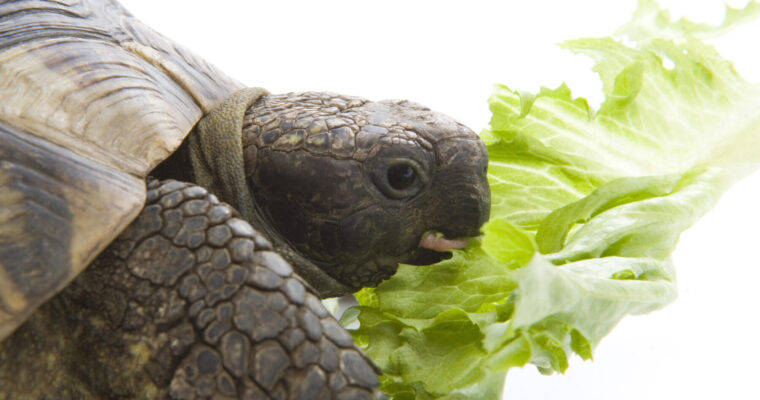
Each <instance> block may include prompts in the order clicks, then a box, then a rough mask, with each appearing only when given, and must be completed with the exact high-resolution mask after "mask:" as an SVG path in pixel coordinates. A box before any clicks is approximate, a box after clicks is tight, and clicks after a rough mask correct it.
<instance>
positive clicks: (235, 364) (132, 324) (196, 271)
mask: <svg viewBox="0 0 760 400" xmlns="http://www.w3.org/2000/svg"><path fill="white" fill-rule="evenodd" d="M148 187H149V191H148V201H147V203H146V206H145V209H144V210H143V212H142V213H141V215H140V217H139V218H138V219H137V220H135V221H134V222H133V223H132V225H131V226H130V227H129V228H128V229H127V230H126V231H125V232H124V233H123V234H122V235H121V236H120V237H119V239H118V240H117V241H115V242H114V243H113V244H112V245H111V246H110V247H109V248H108V250H106V251H105V252H104V253H103V254H102V255H101V256H100V257H99V258H98V259H97V260H96V261H95V263H94V264H93V265H91V266H90V267H89V268H88V269H87V270H86V271H85V272H84V273H83V274H82V275H81V276H80V277H79V278H77V279H76V280H75V281H74V283H73V284H72V285H70V286H69V287H68V288H67V289H66V290H64V291H63V292H62V293H61V294H60V295H59V296H57V297H56V298H55V299H54V300H53V301H51V302H48V303H47V304H45V305H44V306H43V307H42V308H41V309H39V310H38V311H37V312H36V313H35V314H34V315H33V316H32V318H31V319H30V320H29V321H27V323H26V324H24V325H23V326H22V327H21V328H20V329H19V330H17V331H16V332H15V333H14V334H13V335H12V336H10V337H9V338H8V339H6V340H5V341H3V342H2V343H0V399H30V400H31V399H51V400H53V399H61V400H63V399H122V398H130V399H156V398H172V399H200V398H214V399H264V398H274V399H304V400H305V399H332V398H334V399H371V398H376V397H379V396H381V394H380V393H378V392H376V391H373V388H374V387H376V386H377V385H378V384H379V382H378V380H377V376H376V374H377V373H378V372H379V371H378V370H377V369H376V367H374V365H373V364H372V363H371V361H369V360H368V359H367V358H366V356H364V355H363V354H362V353H361V352H360V351H359V350H358V349H357V348H356V347H355V345H354V343H353V340H352V338H351V336H350V335H349V334H348V333H347V332H346V331H345V330H344V329H343V328H342V327H341V326H340V325H339V324H338V322H337V321H335V319H334V318H333V317H332V316H331V315H330V314H329V313H328V312H327V311H326V310H325V308H324V307H323V306H322V304H321V302H320V301H319V297H318V295H317V294H316V293H315V292H314V290H313V289H311V288H310V287H309V285H308V284H306V283H305V282H304V281H303V280H302V279H301V278H300V277H298V276H297V275H296V274H294V273H293V271H292V269H291V267H290V265H289V264H288V263H287V262H285V261H284V260H283V259H282V258H281V257H280V256H279V255H278V254H276V253H274V252H272V251H271V245H270V244H269V242H268V241H267V240H266V239H264V238H263V237H262V236H261V235H260V234H259V233H258V232H256V231H254V230H253V229H252V228H251V227H250V225H249V224H248V223H247V222H245V221H243V220H241V219H239V218H237V214H236V212H235V211H234V210H232V208H231V207H229V206H228V205H226V204H224V203H219V202H218V200H216V198H215V197H214V196H213V195H210V194H208V192H207V191H206V190H205V189H203V188H201V187H198V186H195V185H191V184H185V183H180V182H177V181H163V182H158V181H155V180H154V181H151V182H150V183H149V186H148Z"/></svg>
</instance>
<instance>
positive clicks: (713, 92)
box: [343, 1, 760, 399]
mask: <svg viewBox="0 0 760 400" xmlns="http://www.w3.org/2000/svg"><path fill="white" fill-rule="evenodd" d="M758 13H760V5H758V3H754V2H753V3H750V4H749V5H748V6H747V7H746V8H744V9H742V10H735V9H730V10H729V12H728V13H727V18H726V21H725V22H724V24H722V25H721V26H718V27H710V26H705V25H700V24H695V23H692V22H690V21H687V20H680V21H672V20H671V19H670V18H669V17H668V15H667V13H665V12H663V11H661V10H659V9H658V7H657V6H656V4H654V3H653V2H652V1H641V2H640V4H639V9H638V10H637V12H636V14H635V15H634V18H633V20H632V21H631V22H630V23H628V24H627V25H625V26H624V27H622V28H621V29H620V30H619V31H618V32H617V34H616V36H615V37H609V38H595V39H580V40H573V41H569V42H566V43H564V44H563V46H564V47H565V48H566V49H568V50H570V51H573V52H577V53H580V54H585V55H588V56H591V57H593V58H594V60H595V61H596V64H595V67H594V70H595V71H596V72H597V73H598V74H599V76H600V77H601V79H602V83H603V90H604V94H605V100H604V102H603V103H602V105H601V106H600V107H599V109H598V110H594V109H592V108H591V107H589V105H588V103H587V101H586V100H585V99H582V98H573V96H572V95H571V92H570V89H569V88H568V87H567V86H565V85H562V86H560V87H559V88H556V89H546V88H544V89H542V90H541V91H540V92H539V93H538V94H535V95H534V94H526V93H519V92H517V91H514V90H511V89H510V88H508V87H506V86H502V85H499V86H496V88H495V90H494V93H493V95H492V96H491V98H490V100H489V101H490V107H491V111H492V113H493V117H492V119H491V123H490V129H488V130H485V131H484V132H483V133H482V137H483V140H484V141H485V142H486V144H487V147H488V151H489V158H490V164H489V180H490V184H491V190H492V210H491V213H492V218H491V220H490V221H489V222H488V223H487V225H486V226H485V227H484V235H483V236H482V237H481V238H480V239H479V240H476V241H474V242H475V243H472V244H471V245H470V246H469V247H468V248H467V249H465V250H463V251H459V252H456V254H455V255H454V257H453V258H452V259H450V260H447V261H445V262H442V263H439V264H436V265H433V266H428V267H412V266H401V267H400V268H399V271H398V273H397V274H396V275H394V276H393V277H392V278H391V279H389V280H387V281H386V282H384V283H383V284H381V285H380V286H378V287H377V288H374V289H364V290H363V291H361V292H360V293H359V294H358V295H357V298H358V300H359V303H360V306H358V307H356V308H354V309H352V310H350V312H348V313H347V314H346V315H344V318H343V319H344V323H346V324H348V323H351V322H353V321H356V320H358V322H359V327H358V328H356V329H354V330H353V334H354V337H355V338H356V340H357V343H358V344H359V345H360V346H361V347H362V348H363V349H364V350H365V351H366V352H367V354H369V356H370V357H371V358H372V359H373V360H374V361H375V362H376V363H377V364H378V365H379V366H380V367H381V368H382V370H383V372H384V376H383V377H382V382H383V390H384V391H386V392H387V393H388V394H390V395H391V396H392V397H393V398H395V399H439V398H440V399H471V398H478V399H490V398H494V399H495V398H499V396H500V393H501V389H502V385H503V383H504V376H505V374H506V372H507V371H508V370H509V369H510V368H512V367H516V366H523V365H525V364H528V363H532V364H534V365H536V366H537V367H538V368H539V369H540V370H541V371H542V372H546V373H552V372H564V371H565V370H566V369H567V368H568V358H569V356H570V355H571V354H572V353H576V354H578V355H579V356H580V357H581V358H583V359H590V358H591V357H592V354H593V351H594V348H595V347H596V346H597V344H598V343H599V341H600V340H601V339H602V338H603V337H604V336H605V335H606V334H608V333H609V332H610V331H611V330H612V329H613V328H614V326H615V325H616V324H617V323H618V322H619V321H620V320H621V319H622V318H623V317H624V316H626V315H629V314H640V313H645V312H650V311H652V310H656V309H658V308H661V307H663V306H665V305H667V304H668V303H670V302H672V301H673V300H674V299H675V297H676V287H675V272H674V268H673V265H672V264H671V262H670V260H669V258H668V256H669V254H670V253H671V251H672V250H673V249H674V247H675V245H676V243H677V241H678V237H679V235H680V233H681V232H682V231H683V230H684V229H686V228H688V227H689V226H691V225H692V224H693V223H694V222H695V221H696V220H697V219H698V218H699V217H700V216H702V215H703V214H704V213H705V212H707V211H708V210H709V209H710V208H711V207H712V206H713V205H714V204H715V202H716V201H717V200H718V198H719V196H720V195H721V194H722V193H723V192H724V191H725V190H727V189H728V188H729V187H730V185H731V184H732V183H734V182H735V181H736V180H737V179H740V178H741V177H743V176H745V175H746V174H748V173H749V172H751V171H752V170H754V169H755V168H756V167H757V166H758V163H760V151H757V149H760V111H759V110H760V87H759V86H757V85H753V84H750V83H748V82H746V81H745V80H743V79H742V78H741V77H740V76H739V75H738V74H737V73H736V72H735V70H734V69H733V67H732V65H731V63H730V62H728V61H726V60H724V59H723V58H721V57H720V55H719V54H718V53H717V52H716V51H715V49H714V48H712V47H711V46H709V45H707V44H705V43H704V42H703V41H702V38H704V37H707V36H710V35H717V34H719V33H721V32H724V31H726V30H728V29H730V28H731V27H733V26H735V25H736V24H738V23H740V22H743V21H746V20H748V19H751V18H752V17H754V16H756V15H757V14H758ZM623 37H625V38H626V39H627V40H625V41H623V40H621V38H623Z"/></svg>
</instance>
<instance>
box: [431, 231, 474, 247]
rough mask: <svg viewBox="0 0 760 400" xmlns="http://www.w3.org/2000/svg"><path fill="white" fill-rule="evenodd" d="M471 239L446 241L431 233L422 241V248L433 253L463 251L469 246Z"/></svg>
mask: <svg viewBox="0 0 760 400" xmlns="http://www.w3.org/2000/svg"><path fill="white" fill-rule="evenodd" d="M467 242H469V239H466V238H463V239H444V238H442V237H436V236H435V233H433V232H430V233H428V234H427V235H425V236H423V237H422V239H420V247H423V248H426V249H430V250H433V251H438V252H443V251H449V250H455V249H462V248H464V247H465V246H467Z"/></svg>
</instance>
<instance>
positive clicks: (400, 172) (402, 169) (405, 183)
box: [388, 164, 417, 190]
mask: <svg viewBox="0 0 760 400" xmlns="http://www.w3.org/2000/svg"><path fill="white" fill-rule="evenodd" d="M415 178H417V173H416V172H414V168H412V167H411V166H410V165H407V164H399V165H393V166H391V167H390V168H388V183H389V184H390V185H391V187H392V188H394V189H396V190H404V189H406V188H408V187H409V186H411V185H412V183H414V180H415Z"/></svg>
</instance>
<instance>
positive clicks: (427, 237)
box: [402, 230, 470, 265]
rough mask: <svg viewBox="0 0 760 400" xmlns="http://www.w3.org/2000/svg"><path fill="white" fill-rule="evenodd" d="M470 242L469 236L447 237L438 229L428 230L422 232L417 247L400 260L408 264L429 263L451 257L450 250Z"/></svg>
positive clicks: (461, 247) (458, 248)
mask: <svg viewBox="0 0 760 400" xmlns="http://www.w3.org/2000/svg"><path fill="white" fill-rule="evenodd" d="M469 242H470V238H469V237H458V238H455V239H448V238H446V236H445V235H443V234H442V233H440V232H438V231H433V230H429V231H426V232H425V233H423V234H422V237H421V238H420V242H419V244H418V247H417V248H415V249H413V250H412V251H411V252H410V253H409V254H408V256H407V257H408V258H407V259H405V260H403V261H402V262H403V263H405V264H409V265H430V264H435V263H437V262H441V261H443V260H448V259H449V258H451V257H452V253H451V251H452V250H460V249H463V248H465V247H466V246H467V244H468V243H469Z"/></svg>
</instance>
